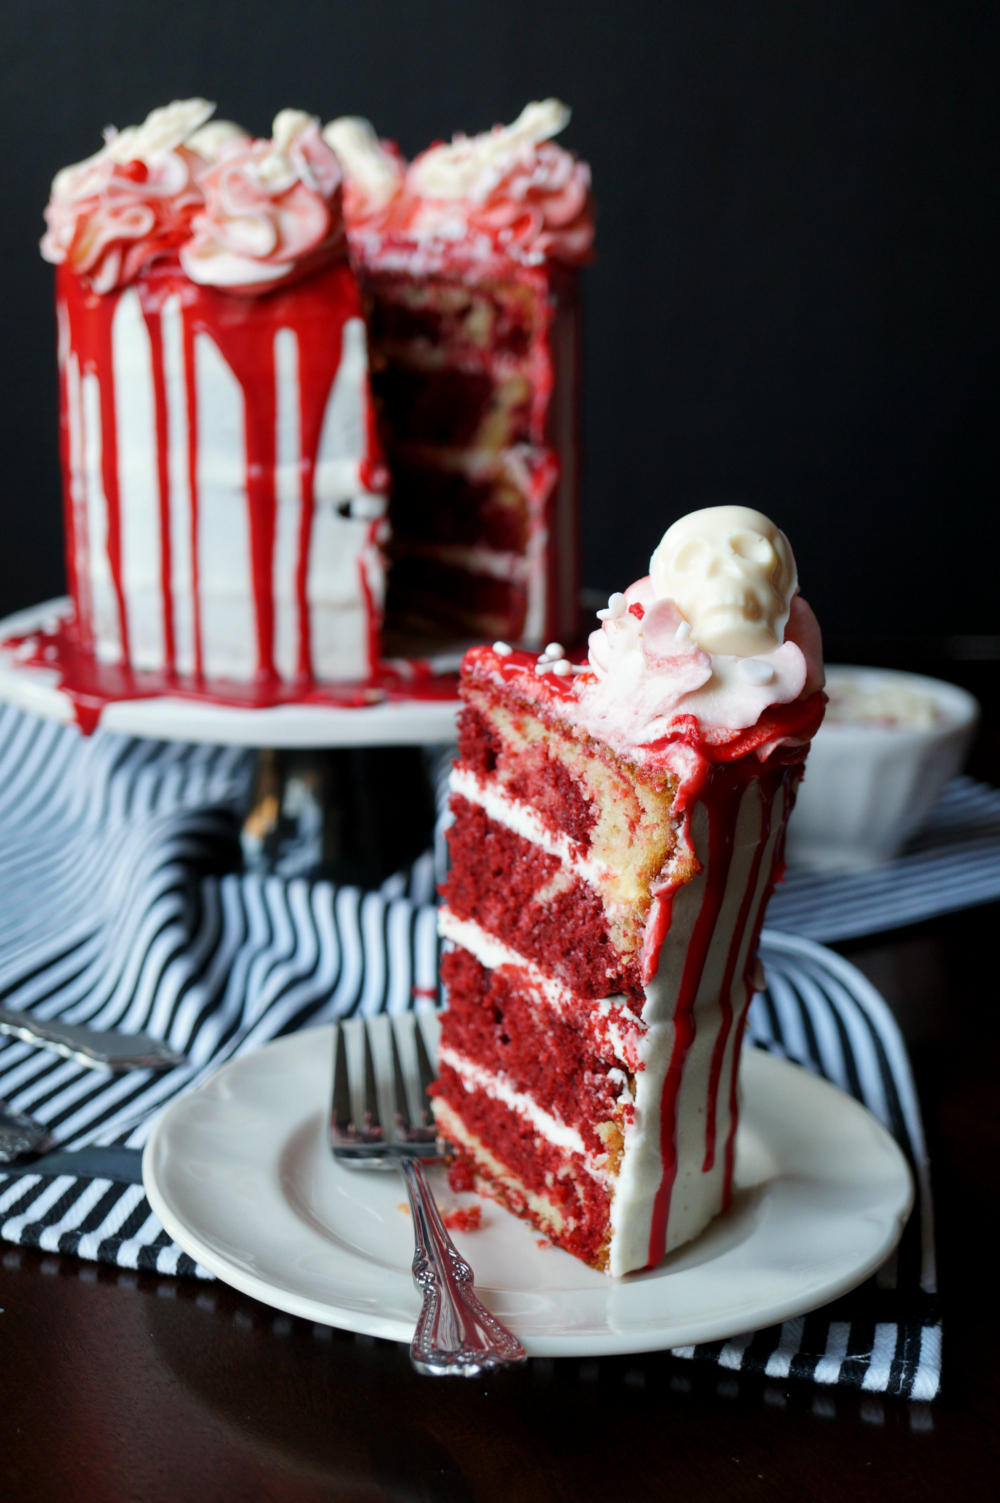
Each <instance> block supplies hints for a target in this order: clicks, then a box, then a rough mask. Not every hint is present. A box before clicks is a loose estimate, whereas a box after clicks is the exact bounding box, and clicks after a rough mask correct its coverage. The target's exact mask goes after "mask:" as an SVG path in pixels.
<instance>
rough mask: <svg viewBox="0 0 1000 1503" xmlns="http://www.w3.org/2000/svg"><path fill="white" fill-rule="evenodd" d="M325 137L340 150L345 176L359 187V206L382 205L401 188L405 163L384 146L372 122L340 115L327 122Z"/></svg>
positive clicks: (371, 206)
mask: <svg viewBox="0 0 1000 1503" xmlns="http://www.w3.org/2000/svg"><path fill="white" fill-rule="evenodd" d="M323 140H324V141H325V142H326V144H327V145H328V146H329V147H332V149H333V150H334V151H335V152H336V153H337V156H338V157H339V158H340V163H341V166H342V167H343V169H344V177H345V178H346V179H347V182H348V184H349V185H350V187H351V188H353V189H356V190H357V196H358V200H359V204H358V206H359V208H360V207H362V205H363V208H364V210H365V211H367V212H371V211H372V210H375V209H379V208H382V207H384V205H385V204H387V203H388V202H389V201H390V199H392V198H394V197H395V196H396V194H397V193H398V192H399V191H400V189H401V188H402V186H403V176H404V168H403V164H402V162H401V160H400V158H399V157H398V156H394V155H393V153H392V152H391V151H387V150H386V148H385V147H384V146H383V145H382V143H381V142H380V141H379V138H378V136H377V135H376V134H375V129H374V127H373V126H372V124H371V122H370V121H368V120H364V119H362V118H361V117H360V116H359V115H341V116H340V118H339V119H337V120H331V121H330V122H329V124H328V125H324V127H323Z"/></svg>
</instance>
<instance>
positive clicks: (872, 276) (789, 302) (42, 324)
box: [0, 0, 1000, 635]
mask: <svg viewBox="0 0 1000 1503" xmlns="http://www.w3.org/2000/svg"><path fill="white" fill-rule="evenodd" d="M0 22H2V31H0V47H2V53H0V111H2V117H3V118H2V119H0V141H2V142H3V163H4V169H3V170H4V175H5V179H6V182H5V190H4V194H3V213H2V214H0V257H2V266H3V284H2V285H3V292H2V295H0V341H2V345H0V348H2V352H3V358H2V359H0V383H2V386H0V435H2V438H0V613H3V612H6V611H10V610H13V609H15V608H18V607H20V606H24V605H28V604H31V603H33V602H34V601H37V600H40V599H43V598H47V597H48V596H51V595H54V594H57V593H59V592H60V591H61V590H62V589H63V576H62V559H61V549H62V539H61V522H60V502H59V485H58V464H57V457H56V385H55V370H54V351H53V344H54V327H53V317H52V312H51V278H52V272H51V268H50V267H48V266H46V265H45V264H44V263H43V262H42V261H41V259H40V257H39V255H38V251H37V240H38V236H39V234H40V233H41V230H42V227H43V226H42V221H41V210H42V207H43V205H44V203H45V200H46V197H47V193H48V184H49V180H50V178H51V176H52V174H53V172H54V171H55V170H56V169H57V168H59V167H61V166H63V165H64V164H65V163H68V162H71V161H76V160H78V159H79V158H80V157H82V156H85V155H87V154H89V153H90V152H91V151H94V150H96V148H97V147H98V146H99V145H100V130H101V127H102V126H103V125H105V124H106V123H107V122H109V121H113V122H114V123H115V124H116V125H118V126H124V125H127V124H131V123H134V122H137V121H139V120H141V119H142V118H143V117H144V116H145V114H146V113H147V111H148V110H149V109H150V108H152V107H153V106H154V105H158V104H163V103H166V102H167V101H169V100H170V99H172V98H177V97H183V96H186V95H191V94H204V95H205V96H207V97H208V98H211V99H215V100H217V101H218V105H219V114H220V115H221V116H224V117H229V118H233V119H236V120H238V121H240V123H242V124H243V125H245V126H246V127H247V128H249V129H251V130H253V131H254V132H255V133H260V134H266V133H268V132H269V125H270V120H271V117H272V116H273V115H274V113H276V111H277V110H278V109H280V108H282V107H283V106H286V105H294V106H296V107H299V108H304V109H308V110H311V111H314V112H315V113H317V114H318V115H320V116H321V117H322V118H323V119H324V120H327V119H329V118H331V117H332V116H333V115H337V114H346V113H351V114H355V113H356V114H364V115H367V116H369V117H370V118H371V119H372V120H373V121H374V123H375V124H376V126H377V128H378V129H379V131H380V132H381V133H382V134H385V135H389V136H394V137H396V138H397V139H398V140H399V142H400V145H401V146H402V148H403V150H404V151H405V152H406V153H407V154H413V153H415V152H416V151H417V150H419V149H421V148H422V147H423V146H425V145H427V144H428V143H429V142H430V141H431V140H432V139H433V138H435V137H441V136H447V135H450V134H451V132H452V131H454V130H456V129H464V130H467V131H474V130H480V129H484V128H486V127H488V126H490V125H492V124H493V123H494V122H496V121H499V120H503V121H508V120H510V119H512V118H513V117H514V116H515V115H516V114H517V113H518V111H519V110H520V108H521V107H522V105H523V104H524V103H525V102H526V101H527V100H529V99H532V98H543V97H545V96H546V95H549V94H556V95H558V96H560V97H561V98H563V99H565V100H566V101H567V102H569V103H570V104H571V105H572V106H573V109H574V116H573V120H572V122H571V124H570V126H569V128H568V130H567V132H566V133H565V135H564V137H563V140H564V141H565V142H566V144H567V145H569V146H571V147H573V148H574V149H575V150H576V151H578V152H580V153H581V154H582V155H583V156H585V157H586V158H588V159H589V160H590V162H591V163H592V165H593V170H594V182H595V188H596V194H597V199H598V205H599V216H600V217H599V225H598V249H599V260H598V262H597V264H596V265H595V266H594V267H593V268H591V269H590V270H589V271H588V272H587V274H586V283H587V304H588V320H589V322H588V348H587V394H586V444H587V466H588V467H587V481H586V498H585V506H586V569H585V574H586V579H587V581H588V583H590V584H592V585H594V586H602V587H604V588H618V587H621V586H624V585H625V584H626V583H628V582H629V581H630V580H631V579H633V578H635V577H636V576H637V575H639V574H641V573H644V572H645V570H646V560H647V559H648V556H649V552H650V550H651V548H652V547H653V546H654V545H655V543H656V542H657V541H658V539H659V537H660V535H661V533H662V532H663V530H664V528H665V527H666V525H667V524H668V523H669V522H670V521H671V520H672V518H673V517H674V516H676V515H678V514H679V513H681V512H683V511H685V510H688V509H690V508H691V507H693V506H697V505H706V504H712V503H714V502H718V501H722V500H742V501H745V502H748V503H750V504H753V505H756V506H759V507H761V508H762V509H763V510H765V511H767V512H768V513H770V514H771V515H772V516H773V517H774V519H775V520H776V521H777V522H779V524H780V525H781V526H783V527H784V528H785V529H786V531H787V532H788V533H789V535H790V536H791V539H792V542H793V544H794V547H795V550H796V553H797V555H798V560H799V572H800V577H801V580H802V585H803V591H804V593H805V594H806V596H807V597H808V598H809V599H810V600H811V602H812V603H813V604H814V606H815V608H816V610H817V612H818V614H819V615H820V618H821V620H822V621H823V623H824V625H825V627H826V628H827V630H828V631H830V632H833V633H839V634H844V633H852V634H853V633H857V632H861V631H868V632H871V633H874V634H877V635H885V634H895V633H899V634H904V635H909V634H928V633H934V634H940V633H980V634H981V633H996V632H998V631H1000V609H998V601H997V584H996V581H997V577H998V545H1000V528H998V526H997V522H996V516H997V509H998V500H1000V498H998V488H997V479H998V469H1000V465H998V434H1000V429H998V421H997V417H998V414H997V405H998V404H997V384H998V383H997V365H998V356H997V349H998V339H997V334H998V330H997V318H996V314H997V291H996V288H997V278H998V274H1000V255H998V250H1000V246H998V239H1000V237H998V234H997V227H998V226H997V219H998V210H997V201H998V200H997V187H998V184H997V170H996V167H997V157H996V152H995V144H996V139H997V134H998V133H997V95H998V90H997V53H998V48H997V36H998V30H1000V25H998V22H1000V15H998V7H997V5H996V4H987V3H972V0H948V3H942V0H906V3H903V0H900V3H891V0H842V3H838V4H828V3H822V0H806V3H803V0H787V3H781V0H730V3H716V0H690V3H682V0H659V3H655V0H653V3H650V0H614V3H610V0H575V3H569V4H564V3H558V0H502V3H492V4H484V3H476V0H466V3H464V4H462V3H455V0H353V3H351V4H347V3H345V0H294V3H292V4H284V5H283V4H282V3H281V0H248V3H243V4H237V3H235V0H172V3H170V4H168V5H163V4H156V5H153V4H146V3H144V0H86V3H80V0H29V3H24V0H22V3H20V4H18V5H16V6H15V5H11V4H9V3H2V4H0Z"/></svg>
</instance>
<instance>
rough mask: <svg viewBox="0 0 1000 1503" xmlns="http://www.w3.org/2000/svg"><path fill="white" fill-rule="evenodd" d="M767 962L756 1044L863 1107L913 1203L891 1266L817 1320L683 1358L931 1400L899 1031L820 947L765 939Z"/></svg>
mask: <svg viewBox="0 0 1000 1503" xmlns="http://www.w3.org/2000/svg"><path fill="white" fill-rule="evenodd" d="M761 957H762V959H763V961H764V968H765V972H766V975H767V990H766V991H764V992H761V993H760V995H759V996H757V997H756V998H755V999H754V1003H753V1006H752V1008H751V1010H750V1019H749V1025H748V1029H747V1032H748V1043H749V1044H752V1045H755V1046H756V1047H757V1048H760V1049H766V1050H768V1052H770V1053H771V1054H777V1055H779V1056H780V1057H781V1058H782V1059H790V1060H794V1061H795V1063H796V1064H799V1065H802V1066H803V1067H804V1068H805V1069H807V1070H810V1071H812V1073H813V1074H815V1075H822V1076H825V1078H826V1079H827V1080H832V1081H833V1082H834V1084H836V1085H838V1086H840V1088H841V1089H842V1090H844V1091H846V1092H848V1094H849V1095H851V1096H855V1097H856V1098H857V1099H858V1100H859V1101H863V1102H864V1104H865V1106H867V1107H868V1110H869V1111H870V1112H872V1113H873V1114H874V1115H875V1116H876V1117H877V1118H878V1119H879V1121H880V1122H881V1123H882V1124H883V1126H885V1127H887V1128H888V1130H889V1131H890V1132H891V1133H892V1134H893V1136H894V1137H895V1139H896V1141H897V1142H898V1143H899V1144H900V1146H901V1148H902V1149H903V1152H904V1153H905V1154H906V1157H907V1159H908V1161H909V1164H910V1168H911V1169H912V1171H913V1177H914V1182H915V1184H916V1187H917V1204H916V1208H915V1210H914V1213H913V1215H912V1216H911V1217H910V1220H909V1223H908V1225H907V1227H906V1230H905V1232H904V1233H903V1238H902V1241H901V1242H900V1244H899V1247H898V1248H897V1250H896V1252H895V1254H894V1255H893V1257H892V1258H891V1259H890V1260H889V1262H888V1263H887V1264H885V1265H884V1267H883V1268H881V1269H880V1270H879V1272H878V1273H877V1274H876V1275H875V1276H874V1277H873V1278H871V1279H869V1280H868V1282H867V1283H865V1284H863V1285H862V1286H861V1287H860V1288H859V1289H855V1290H854V1291H853V1292H852V1293H850V1294H849V1295H846V1296H844V1297H843V1298H842V1299H840V1300H837V1301H836V1302H835V1303H834V1304H832V1305H827V1306H826V1307H824V1308H823V1309H822V1310H817V1311H815V1312H814V1313H813V1314H812V1315H807V1316H804V1317H800V1318H799V1319H797V1320H789V1321H786V1322H785V1323H784V1325H781V1326H773V1327H771V1328H770V1329H768V1330H766V1331H757V1332H754V1333H752V1334H751V1335H747V1336H738V1337H735V1338H734V1339H733V1340H731V1341H725V1342H723V1341H717V1342H709V1343H707V1344H706V1345H704V1346H698V1347H680V1348H676V1349H675V1355H676V1356H681V1357H694V1358H702V1359H709V1360H711V1361H714V1362H717V1363H718V1364H719V1366H721V1367H725V1368H732V1369H743V1370H744V1371H751V1372H759V1373H765V1374H767V1376H768V1377H771V1378H787V1377H797V1378H811V1379H812V1380H813V1381H814V1382H816V1383H842V1384H844V1385H846V1386H848V1387H852V1388H861V1389H865V1390H878V1391H882V1392H889V1393H898V1394H901V1395H904V1396H905V1397H907V1398H910V1399H922V1400H927V1399H932V1398H934V1396H935V1394H936V1393H937V1391H938V1387H939V1384H940V1379H941V1322H940V1315H939V1311H938V1299H937V1276H936V1270H935V1260H934V1211H933V1203H932V1199H931V1182H930V1165H929V1163H928V1159H927V1150H926V1147H925V1145H924V1134H923V1126H922V1123H921V1120H920V1107H919V1105H918V1102H917V1096H916V1091H915V1089H914V1085H913V1077H912V1074H911V1072H910V1063H909V1060H908V1058H907V1055H906V1049H905V1046H904V1044H903V1040H902V1037H901V1035H900V1032H899V1029H898V1028H897V1026H896V1023H895V1020H894V1019H893V1016H892V1014H891V1013H890V1011H889V1009H888V1007H887V1006H886V1004H885V1002H884V1001H883V999H882V998H881V997H880V996H879V994H878V992H877V991H876V990H875V988H874V987H873V986H872V985H871V984H870V982H868V981H867V980H866V979H865V977H864V976H862V975H861V973H860V972H859V971H858V970H857V969H856V968H855V967H854V966H852V965H851V964H850V963H849V962H848V961H846V960H843V959H842V958H841V956H839V955H835V954H833V952H832V951H830V950H826V949H824V948H823V947H822V946H821V945H818V944H815V943H813V942H812V941H811V940H808V939H801V938H799V937H798V936H796V935H789V934H780V933H778V932H776V931H775V930H773V929H765V931H764V934H763V938H762V942H761Z"/></svg>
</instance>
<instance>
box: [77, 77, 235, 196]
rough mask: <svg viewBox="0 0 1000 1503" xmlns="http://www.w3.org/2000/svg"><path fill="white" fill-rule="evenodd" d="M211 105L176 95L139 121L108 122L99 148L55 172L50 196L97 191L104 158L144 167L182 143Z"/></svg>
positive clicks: (102, 177) (204, 118)
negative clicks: (120, 125) (120, 126)
mask: <svg viewBox="0 0 1000 1503" xmlns="http://www.w3.org/2000/svg"><path fill="white" fill-rule="evenodd" d="M214 109H215V105H214V104H210V103H209V102H208V100H207V99H175V100H174V102H173V103H172V104H166V105H163V106H162V107H161V108H160V109H156V110H152V111H151V112H150V113H149V114H148V115H147V116H146V119H145V120H144V121H143V123H142V125H129V126H127V127H126V128H125V130H116V129H115V127H114V126H113V125H109V126H108V128H107V130H106V131H105V133H104V145H103V146H102V147H101V149H100V151H98V152H95V153H94V155H93V156H92V157H86V158H85V159H84V160H83V161H82V162H75V163H73V164H72V165H71V166H69V167H63V168H61V169H60V171H59V172H57V173H56V175H55V177H54V178H53V179H52V197H53V198H54V199H65V198H67V197H73V198H83V197H85V196H87V195H88V194H90V193H95V192H97V191H98V190H99V189H100V188H101V186H102V185H103V183H104V181H105V173H104V172H103V171H102V170H101V169H102V168H103V165H104V164H105V163H107V162H113V163H116V164H117V165H119V166H124V165H125V164H126V163H128V162H143V163H144V164H145V165H146V166H147V167H151V166H153V165H154V164H155V163H157V162H158V161H159V159H160V158H162V157H164V156H167V155H168V154H169V153H170V152H173V151H176V150H177V148H178V146H183V145H184V144H185V142H186V141H187V140H188V138H189V137H190V136H191V135H192V133H193V132H194V131H196V130H197V129H198V128H199V126H202V125H204V123H205V121H206V120H207V119H208V118H209V116H210V115H211V114H212V112H213V110H214Z"/></svg>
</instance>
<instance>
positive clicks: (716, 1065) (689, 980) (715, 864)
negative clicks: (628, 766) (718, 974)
mask: <svg viewBox="0 0 1000 1503" xmlns="http://www.w3.org/2000/svg"><path fill="white" fill-rule="evenodd" d="M804 755H805V749H804V748H801V749H799V752H798V758H797V760H792V759H791V758H790V757H788V756H786V757H784V758H782V757H781V756H780V755H779V754H775V755H774V756H773V757H772V758H771V759H770V760H769V762H768V763H767V764H765V765H763V766H762V765H761V764H759V763H758V764H756V765H754V763H753V762H751V761H750V760H748V759H746V760H740V761H739V762H735V763H733V762H731V763H729V764H721V765H716V766H715V767H713V768H712V769H711V772H710V774H709V776H708V777H707V778H706V779H705V781H704V784H703V786H702V787H701V789H700V790H699V793H698V798H699V801H700V802H702V803H703V804H704V805H705V807H706V809H707V811H708V871H707V874H706V879H705V886H704V892H703V895H702V900H701V907H700V909H699V911H698V917H697V920H696V922H695V926H694V931H693V933H692V935H691V938H690V941H689V943H688V949H687V955H686V957H685V962H684V969H683V973H682V976H681V983H680V988H679V990H678V995H677V1000H676V1003H675V1006H674V1014H673V1022H674V1043H673V1052H672V1054H671V1059H670V1064H669V1066H668V1069H667V1073H666V1077H665V1079H664V1082H663V1094H662V1096H661V1100H660V1154H661V1161H662V1165H663V1176H662V1179H661V1181H660V1185H659V1189H658V1190H657V1193H656V1199H655V1201H654V1204H653V1218H652V1225H651V1229H650V1239H649V1263H648V1266H649V1267H654V1266H655V1265H656V1264H657V1263H659V1261H660V1259H661V1258H662V1257H663V1255H664V1252H665V1250H666V1240H667V1228H668V1217H669V1212H670V1200H671V1195H672V1193H673V1188H674V1182H675V1180H676V1177H677V1163H678V1144H677V1102H678V1096H679V1093H680V1087H681V1081H682V1079H683V1075H684V1066H685V1063H686V1061H687V1057H688V1054H689V1052H690V1049H691V1046H692V1044H693V1043H694V1038H695V1018H694V1007H695V1002H696V1000H697V996H698V991H699V988H700V986H701V980H702V976H703V974H704V970H705V965H706V963H707V960H708V957H709V954H710V951H711V944H712V939H713V936H714V933H715V928H716V924H717V923H718V920H719V916H720V913H721V909H722V903H723V899H724V897H725V892H726V883H727V880H728V877H729V870H730V865H731V863H732V856H733V840H734V836H735V833H736V823H737V816H738V813H739V808H740V802H741V800H742V798H743V795H744V793H745V791H746V790H747V788H748V786H749V784H750V783H751V782H753V781H755V780H757V781H759V783H760V796H761V804H762V815H763V821H764V822H763V826H762V829H761V832H760V836H759V844H758V847H757V853H756V855H755V858H754V862H753V865H752V869H751V872H750V874H749V878H748V881H747V886H746V891H745V893H744V895H743V898H742V901H741V906H740V912H739V917H738V920H737V923H736V925H735V927H734V931H733V935H732V938H731V940H730V946H729V952H728V955H727V959H726V965H725V970H724V976H723V981H722V986H721V991H720V1000H721V1004H722V1014H723V1017H722V1024H721V1027H720V1032H719V1036H718V1038H717V1039H716V1042H715V1048H714V1050H713V1057H712V1064H711V1071H710V1077H709V1095H708V1101H707V1104H706V1114H707V1122H706V1155H705V1161H704V1163H703V1166H702V1168H703V1171H705V1172H707V1171H708V1170H709V1169H711V1168H712V1166H713V1164H714V1162H715V1114H716V1108H717V1103H718V1091H719V1082H720V1079H721V1074H722V1067H723V1062H724V1054H725V1048H726V1043H727V1040H728V1037H729V1033H730V1031H731V1029H732V1003H731V988H732V981H733V977H734V974H735V969H736V964H737V960H738V956H739V951H740V949H741V947H742V944H743V941H744V938H745V935H746V922H747V919H748V917H749V914H750V908H751V904H752V902H753V898H754V894H755V892H756V888H757V882H758V878H759V873H760V863H761V860H762V857H763V852H764V849H765V846H766V841H767V837H768V834H769V832H770V822H771V808H772V806H773V803H774V799H775V797H776V796H777V793H778V791H779V789H780V787H781V785H782V783H785V784H786V785H787V784H788V783H791V782H794V781H795V780H796V779H797V777H798V775H799V770H798V769H799V765H800V763H801V760H802V758H803V757H804ZM779 875H780V853H779V852H778V851H777V850H776V851H775V853H774V856H773V857H772V868H771V872H770V873H769V877H768V883H767V887H766V889H765V892H764V894H763V896H762V901H761V903H760V907H759V909H758V914H757V919H756V923H755V926H754V933H753V935H752V936H751V943H750V945H749V947H748V949H747V951H746V966H747V972H746V974H745V976H744V984H745V986H746V989H747V990H746V1003H747V1004H749V1001H750V995H751V979H750V972H749V968H750V967H751V966H752V965H753V961H754V958H755V956H756V953H757V941H758V939H759V935H760V927H761V924H762V923H763V915H764V911H765V908H766V905H767V899H768V898H769V897H770V894H771V892H772V891H773V888H774V884H775V882H776V881H777V879H778V876H779ZM745 1021H746V1006H744V1008H743V1010H742V1012H741V1015H740V1022H739V1026H738V1030H737V1034H736V1037H735V1039H734V1053H733V1057H732V1079H731V1082H730V1090H729V1106H730V1111H731V1113H733V1116H732V1118H731V1124H730V1132H729V1135H728V1137H727V1142H726V1157H725V1167H724V1178H723V1195H722V1204H723V1209H725V1208H726V1207H727V1206H728V1205H729V1203H730V1201H731V1199H732V1175H733V1158H734V1154H733V1142H734V1128H735V1113H736V1110H737V1100H736V1089H737V1087H736V1082H737V1078H738V1073H739V1048H740V1046H741V1044H742V1036H743V1028H744V1026H745Z"/></svg>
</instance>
